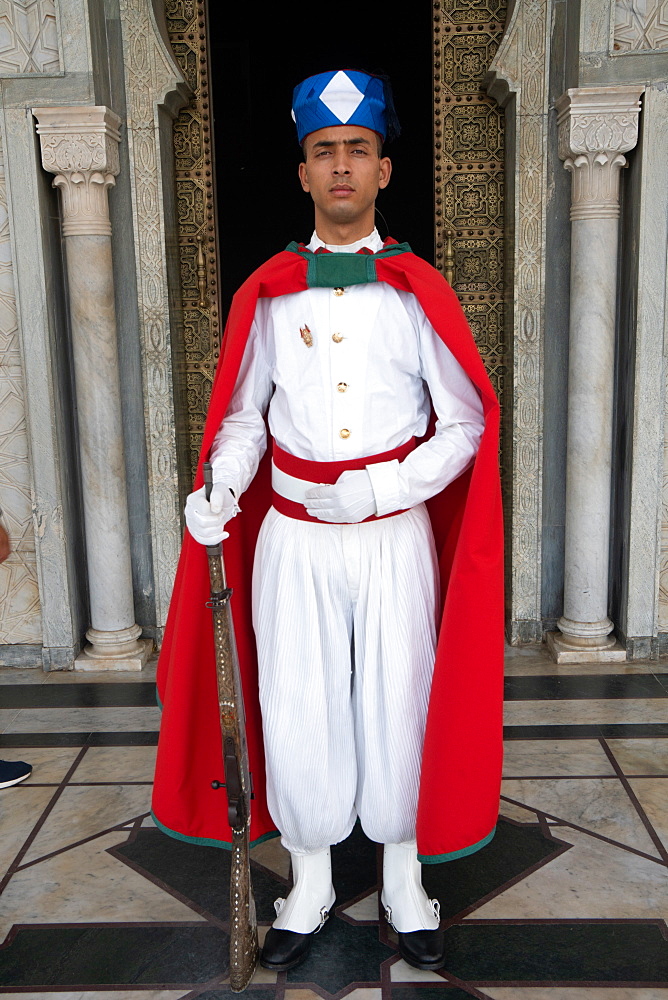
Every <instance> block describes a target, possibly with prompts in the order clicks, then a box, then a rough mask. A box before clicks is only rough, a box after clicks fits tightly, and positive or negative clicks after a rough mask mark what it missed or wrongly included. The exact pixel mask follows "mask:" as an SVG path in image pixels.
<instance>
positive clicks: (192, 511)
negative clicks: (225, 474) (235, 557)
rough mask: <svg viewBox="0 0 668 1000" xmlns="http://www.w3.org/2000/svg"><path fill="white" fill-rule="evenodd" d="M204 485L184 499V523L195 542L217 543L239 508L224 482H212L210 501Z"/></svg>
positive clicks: (225, 533) (226, 533) (225, 532)
mask: <svg viewBox="0 0 668 1000" xmlns="http://www.w3.org/2000/svg"><path fill="white" fill-rule="evenodd" d="M205 490H206V487H205V486H202V487H201V488H200V489H199V490H195V492H194V493H191V494H190V495H189V496H188V499H187V500H186V509H185V515H186V524H187V525H188V531H189V532H190V534H191V535H192V536H193V538H194V539H195V541H196V542H199V543H200V544H201V545H217V544H218V542H222V541H223V539H224V538H228V537H229V535H228V532H227V531H224V530H223V529H224V528H225V525H226V524H227V522H228V521H229V520H230V518H232V517H234V515H235V514H236V513H237V511H238V510H239V507H238V505H237V502H236V500H235V499H234V497H233V496H232V492H231V490H230V489H229V487H227V486H225V485H224V483H214V484H213V488H212V490H211V502H209V501H208V500H207V499H206V496H205Z"/></svg>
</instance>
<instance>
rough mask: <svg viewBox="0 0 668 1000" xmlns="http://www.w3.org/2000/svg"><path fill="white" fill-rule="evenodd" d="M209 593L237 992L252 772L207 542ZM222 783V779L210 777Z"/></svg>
mask: <svg viewBox="0 0 668 1000" xmlns="http://www.w3.org/2000/svg"><path fill="white" fill-rule="evenodd" d="M204 485H205V496H206V499H207V500H208V499H209V497H210V496H211V489H212V486H213V472H212V468H211V464H210V463H209V462H205V463H204ZM206 553H207V556H208V559H209V580H210V584H211V598H210V600H209V601H207V607H209V608H211V613H212V615H213V637H214V644H215V649H216V678H217V681H218V704H219V707H220V728H221V734H222V741H223V765H224V769H225V791H226V793H227V818H228V821H229V824H230V826H231V827H232V863H231V869H230V988H231V989H232V991H233V992H234V993H241V991H242V990H245V989H246V987H247V986H248V983H249V982H250V980H251V978H252V976H253V973H254V972H255V967H256V965H257V961H258V956H259V947H258V940H257V919H256V916H255V900H254V899H253V887H252V885H251V876H250V800H251V777H250V769H249V764H248V748H247V745H246V717H245V713H244V698H243V691H242V688H241V675H240V673H239V660H238V657H237V644H236V641H235V638H234V623H233V621H232V608H231V606H230V598H231V596H232V590H231V589H230V588H229V587H228V586H227V581H226V578H225V564H224V562H223V547H222V544H221V543H220V542H219V543H218V545H207V546H206ZM212 786H213V787H214V788H220V787H221V785H220V782H218V781H214V782H212Z"/></svg>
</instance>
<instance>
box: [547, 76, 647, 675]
mask: <svg viewBox="0 0 668 1000" xmlns="http://www.w3.org/2000/svg"><path fill="white" fill-rule="evenodd" d="M643 90H644V88H643V87H639V86H633V87H628V86H624V87H600V88H577V89H572V90H568V91H567V92H566V93H565V94H563V95H562V96H561V97H560V98H559V99H558V101H557V102H556V108H557V113H558V117H557V123H558V128H559V156H560V157H561V159H562V160H563V161H564V167H565V168H566V170H569V171H570V172H571V174H572V196H571V281H570V333H569V366H568V426H567V459H566V542H565V579H564V612H563V615H562V617H561V618H560V619H559V622H558V626H559V629H560V632H557V633H551V634H550V635H549V636H548V644H549V647H550V649H551V651H552V655H553V656H554V658H555V659H556V660H557V662H583V661H589V662H591V661H594V662H598V661H600V662H605V661H606V660H611V659H625V658H626V652H625V650H624V649H623V648H622V647H620V646H619V644H617V643H616V641H615V638H614V636H611V634H610V633H611V632H612V630H613V628H614V626H613V623H612V621H611V620H610V618H609V617H608V552H609V545H610V486H611V484H610V472H611V464H612V419H613V385H614V357H615V312H616V296H617V244H618V228H619V175H620V170H621V168H622V167H624V166H625V164H626V159H625V157H624V155H623V154H624V153H625V152H628V150H630V149H633V147H634V146H635V145H636V143H637V140H638V114H639V111H640V96H641V94H642V93H643Z"/></svg>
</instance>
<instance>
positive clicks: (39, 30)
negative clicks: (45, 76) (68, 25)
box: [0, 0, 60, 76]
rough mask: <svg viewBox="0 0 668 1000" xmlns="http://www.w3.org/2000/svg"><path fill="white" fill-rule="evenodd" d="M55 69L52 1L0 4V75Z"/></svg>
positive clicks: (57, 65) (48, 71)
mask: <svg viewBox="0 0 668 1000" xmlns="http://www.w3.org/2000/svg"><path fill="white" fill-rule="evenodd" d="M59 68H60V61H59V55H58V35H57V30H56V8H55V2H54V0H14V2H13V3H8V2H6V0H5V2H3V3H2V4H0V73H2V75H3V76H6V75H8V74H10V73H57V72H58V70H59Z"/></svg>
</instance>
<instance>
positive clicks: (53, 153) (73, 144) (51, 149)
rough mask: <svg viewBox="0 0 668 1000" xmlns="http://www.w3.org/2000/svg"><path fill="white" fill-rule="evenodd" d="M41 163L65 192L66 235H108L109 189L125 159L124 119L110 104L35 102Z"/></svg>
mask: <svg viewBox="0 0 668 1000" xmlns="http://www.w3.org/2000/svg"><path fill="white" fill-rule="evenodd" d="M32 113H33V115H34V116H35V118H36V119H37V132H38V134H39V138H40V143H41V148H42V166H43V167H44V169H45V170H48V171H49V173H52V174H55V175H56V176H55V178H54V181H53V185H54V187H58V188H60V190H61V192H62V196H63V197H62V205H63V235H65V236H77V235H87V236H90V235H95V236H109V235H110V234H111V223H110V221H109V201H108V198H107V191H108V189H109V188H110V187H113V185H114V184H115V183H116V180H115V178H116V175H117V174H118V173H119V170H120V165H119V159H118V143H119V140H120V135H119V132H118V128H119V125H120V123H121V119H120V118H119V117H118V115H116V114H114V112H113V111H111V110H110V109H109V108H105V107H94V108H90V107H65V108H53V107H51V108H33V109H32Z"/></svg>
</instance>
